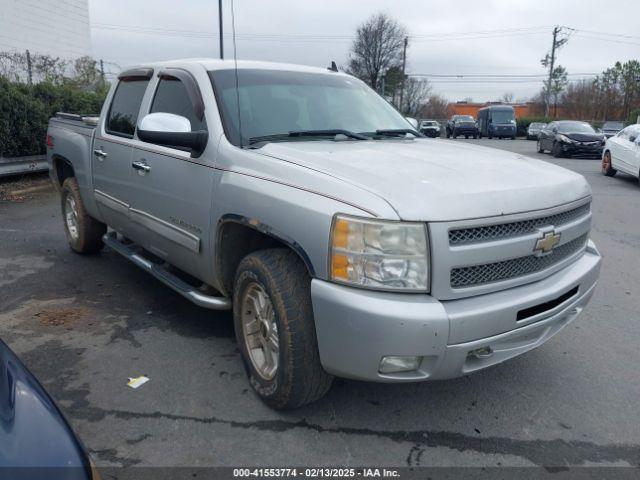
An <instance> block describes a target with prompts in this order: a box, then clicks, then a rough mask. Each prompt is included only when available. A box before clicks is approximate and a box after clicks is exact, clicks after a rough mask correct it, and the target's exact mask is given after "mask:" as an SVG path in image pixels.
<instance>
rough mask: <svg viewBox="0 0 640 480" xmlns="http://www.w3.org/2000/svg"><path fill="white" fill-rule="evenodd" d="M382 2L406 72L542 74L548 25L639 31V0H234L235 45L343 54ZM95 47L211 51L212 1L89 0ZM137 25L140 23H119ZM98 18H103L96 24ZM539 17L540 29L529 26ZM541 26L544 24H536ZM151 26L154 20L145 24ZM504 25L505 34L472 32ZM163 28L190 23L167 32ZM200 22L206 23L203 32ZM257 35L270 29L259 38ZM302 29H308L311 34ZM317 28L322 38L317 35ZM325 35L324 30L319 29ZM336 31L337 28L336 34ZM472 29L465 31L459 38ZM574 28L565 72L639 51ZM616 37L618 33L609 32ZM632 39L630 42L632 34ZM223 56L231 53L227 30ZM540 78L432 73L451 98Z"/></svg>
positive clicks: (300, 57)
mask: <svg viewBox="0 0 640 480" xmlns="http://www.w3.org/2000/svg"><path fill="white" fill-rule="evenodd" d="M230 7H231V2H230V0H224V10H225V11H224V18H225V22H224V23H225V25H224V28H225V32H227V33H229V34H230V33H231V8H230ZM378 11H383V12H386V13H387V14H389V15H391V16H393V17H394V18H396V19H397V20H398V21H400V22H401V23H403V24H404V25H406V27H407V29H408V31H409V32H410V35H412V36H417V37H416V38H414V37H412V38H411V39H410V47H409V52H408V72H409V73H429V74H438V73H439V74H492V75H496V74H499V75H505V74H506V75H512V74H518V75H522V74H541V75H542V74H544V69H543V68H542V67H541V66H540V62H539V60H540V58H542V57H543V56H544V54H545V53H546V52H547V51H548V49H549V48H550V46H551V29H552V28H553V25H567V26H570V27H573V28H578V29H582V30H592V31H598V32H607V33H609V34H626V35H636V36H638V35H640V34H639V33H638V32H637V19H638V18H640V2H637V1H635V0H626V1H618V2H616V4H615V6H611V7H607V6H605V5H604V4H602V3H595V4H588V3H587V2H584V1H580V0H564V1H562V2H557V1H553V0H552V1H546V0H519V1H518V2H506V1H497V0H489V1H486V0H485V1H482V2H478V1H477V0H473V1H467V0H456V1H454V2H448V3H443V2H441V1H440V2H435V1H431V0H421V1H413V0H411V1H410V0H404V1H395V2H390V1H389V0H386V1H383V0H370V1H367V2H364V1H347V0H340V1H338V0H324V1H303V0H297V1H293V0H271V1H264V0H235V17H236V31H237V33H238V39H237V51H238V57H239V58H242V59H254V60H269V61H281V62H289V63H301V64H307V65H316V66H327V65H329V64H330V62H331V61H332V60H335V61H336V63H338V64H339V65H344V64H345V63H346V58H347V55H348V51H349V46H350V40H349V37H351V36H353V34H354V32H355V29H356V27H357V26H358V24H360V23H361V22H362V21H363V20H364V19H365V18H366V17H367V16H369V15H370V14H373V13H376V12H378ZM90 16H91V21H92V23H93V24H94V28H92V43H93V52H94V56H96V57H98V58H104V59H105V60H107V61H110V62H114V63H116V64H118V65H120V66H123V67H124V66H126V65H132V64H135V63H138V62H143V61H153V60H164V59H170V58H184V57H217V56H218V39H217V38H216V36H215V35H216V34H217V31H218V13H217V2H215V1H211V0H206V1H205V0H183V1H181V2H175V1H169V0H154V1H153V2H149V1H147V0H110V1H109V2H104V1H100V0H90ZM123 25H124V26H132V27H142V28H143V29H144V30H140V29H138V30H136V29H133V28H132V29H127V28H124V29H123V28H121V27H119V26H123ZM97 27H101V28H97ZM533 27H541V28H539V29H538V30H526V31H525V30H522V31H520V32H515V31H514V30H516V29H532V28H533ZM542 27H544V28H542ZM148 29H154V31H155V33H151V32H149V31H148ZM505 29H509V30H510V33H509V35H508V36H506V35H503V36H495V35H494V36H489V35H484V37H488V38H482V37H483V35H479V34H477V35H475V36H470V35H469V32H487V31H495V30H505ZM169 30H174V31H175V30H179V31H182V32H185V31H186V32H191V33H189V34H188V35H187V36H185V34H181V35H174V34H171V32H170V31H169ZM197 32H208V33H210V34H211V35H210V36H209V37H204V38H202V36H201V35H200V36H199V35H198V33H197ZM263 35H271V36H270V37H268V38H265V37H264V36H263ZM309 36H314V37H313V38H309ZM319 37H321V38H319ZM324 37H330V38H324ZM336 37H338V38H336ZM464 37H471V38H464ZM594 37H599V36H598V35H594V34H591V35H588V34H586V33H576V34H574V35H573V36H572V37H571V39H570V41H569V43H568V44H567V45H566V46H565V47H564V48H563V49H562V50H561V51H560V52H559V59H558V61H559V63H560V64H562V65H564V66H565V67H566V68H567V70H568V71H569V73H591V72H594V73H598V72H600V71H602V70H603V69H605V68H607V67H609V66H611V65H612V64H613V63H614V62H615V61H618V60H621V61H624V60H628V59H631V58H637V57H638V54H637V52H638V51H639V48H638V47H639V46H640V45H638V44H640V39H637V40H634V39H626V41H627V42H629V43H617V41H620V40H625V39H623V38H622V37H617V39H616V38H614V37H611V36H607V37H606V40H605V39H604V37H602V36H600V38H594ZM612 40H616V41H612ZM634 42H635V43H637V44H635V45H634V44H632V43H634ZM225 52H226V55H227V57H230V56H231V55H232V53H233V48H232V42H231V38H230V37H225ZM540 87H541V82H540V81H538V80H537V79H534V80H533V81H529V82H527V83H524V82H522V81H518V82H517V83H488V82H483V83H479V81H477V80H475V81H474V83H470V79H467V80H466V81H465V83H459V82H457V83H454V82H452V81H451V80H450V79H448V80H447V79H441V80H434V89H435V91H437V92H438V93H441V94H443V95H444V96H446V97H448V98H449V99H451V100H456V99H460V98H464V97H472V98H474V99H475V100H491V99H496V98H498V97H500V96H501V95H502V94H503V93H504V92H512V93H514V94H515V97H516V98H523V97H528V96H530V95H532V94H534V93H535V92H537V91H538V90H539V89H540Z"/></svg>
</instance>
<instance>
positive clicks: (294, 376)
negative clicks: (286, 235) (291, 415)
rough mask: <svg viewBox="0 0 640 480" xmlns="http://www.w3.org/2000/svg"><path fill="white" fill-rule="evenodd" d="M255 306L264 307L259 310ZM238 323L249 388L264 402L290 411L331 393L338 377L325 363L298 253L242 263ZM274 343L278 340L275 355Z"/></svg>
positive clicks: (269, 254) (267, 254)
mask: <svg viewBox="0 0 640 480" xmlns="http://www.w3.org/2000/svg"><path fill="white" fill-rule="evenodd" d="M252 299H257V300H252ZM260 299H261V300H262V301H258V300H260ZM256 304H261V305H263V307H261V308H254V307H255V306H256ZM260 310H262V312H260ZM233 321H234V325H235V332H236V339H237V341H238V348H239V349H240V352H241V354H242V360H243V363H244V366H245V370H246V372H247V376H248V379H249V383H250V384H251V387H252V388H253V390H254V391H255V392H256V393H257V394H258V396H259V397H260V399H261V400H262V401H263V402H264V403H266V404H267V405H269V406H270V407H272V408H274V409H277V410H290V409H294V408H298V407H301V406H303V405H307V404H309V403H312V402H314V401H316V400H318V399H320V398H321V397H323V396H324V395H325V394H326V393H327V391H329V388H330V387H331V382H332V381H333V377H332V376H331V375H329V374H327V373H326V372H325V371H324V370H323V368H322V365H321V364H320V354H319V352H318V342H317V339H316V329H315V322H314V320H313V308H312V305H311V279H310V278H309V275H308V274H307V269H306V267H305V266H304V264H303V263H302V261H301V260H300V259H299V258H298V256H297V255H296V254H295V253H293V252H291V251H290V250H287V249H269V250H261V251H258V252H255V253H252V254H249V255H247V256H246V257H245V258H244V259H243V260H242V261H241V262H240V265H239V266H238V270H237V271H236V278H235V283H234V289H233ZM252 324H253V325H254V326H255V327H252ZM251 329H254V331H253V332H251ZM273 339H276V340H277V343H276V344H275V352H274V341H273ZM252 342H253V348H251V350H250V349H249V344H250V343H252ZM266 351H269V352H270V353H269V355H265V352H266ZM260 352H262V353H260ZM267 356H269V357H270V361H269V362H268V361H266V358H267ZM260 359H262V365H261V363H260ZM274 359H275V360H274Z"/></svg>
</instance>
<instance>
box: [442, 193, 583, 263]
mask: <svg viewBox="0 0 640 480" xmlns="http://www.w3.org/2000/svg"><path fill="white" fill-rule="evenodd" d="M590 209H591V204H590V203H586V204H584V205H581V206H579V207H577V208H574V209H572V210H567V211H566V212H561V213H557V214H555V215H549V216H546V217H540V218H532V219H530V220H523V221H520V222H511V223H501V224H497V225H486V226H482V227H471V228H461V229H455V230H451V231H449V244H450V245H465V244H470V243H481V242H490V241H493V240H500V239H503V238H509V237H516V236H519V235H527V234H530V233H535V232H536V231H537V229H538V228H540V227H544V226H547V225H553V226H555V227H559V226H562V225H565V224H567V223H569V222H571V221H573V220H575V219H577V218H580V217H582V216H584V215H586V214H587V213H588V212H589V210H590ZM545 258H546V257H545Z"/></svg>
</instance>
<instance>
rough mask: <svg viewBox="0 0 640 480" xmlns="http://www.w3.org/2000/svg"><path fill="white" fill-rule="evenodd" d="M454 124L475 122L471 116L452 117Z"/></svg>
mask: <svg viewBox="0 0 640 480" xmlns="http://www.w3.org/2000/svg"><path fill="white" fill-rule="evenodd" d="M453 120H454V121H456V122H473V121H475V120H474V119H473V117H472V116H471V115H456V116H455V117H453Z"/></svg>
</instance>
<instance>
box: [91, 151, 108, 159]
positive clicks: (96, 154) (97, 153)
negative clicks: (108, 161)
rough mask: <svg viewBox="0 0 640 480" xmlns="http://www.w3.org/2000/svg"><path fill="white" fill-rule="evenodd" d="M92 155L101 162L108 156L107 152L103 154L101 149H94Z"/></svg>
mask: <svg viewBox="0 0 640 480" xmlns="http://www.w3.org/2000/svg"><path fill="white" fill-rule="evenodd" d="M93 154H94V155H95V156H96V157H98V160H100V161H102V159H104V158H107V157H108V156H109V154H108V153H107V152H105V151H104V150H102V148H96V149H95V150H94V151H93Z"/></svg>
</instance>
